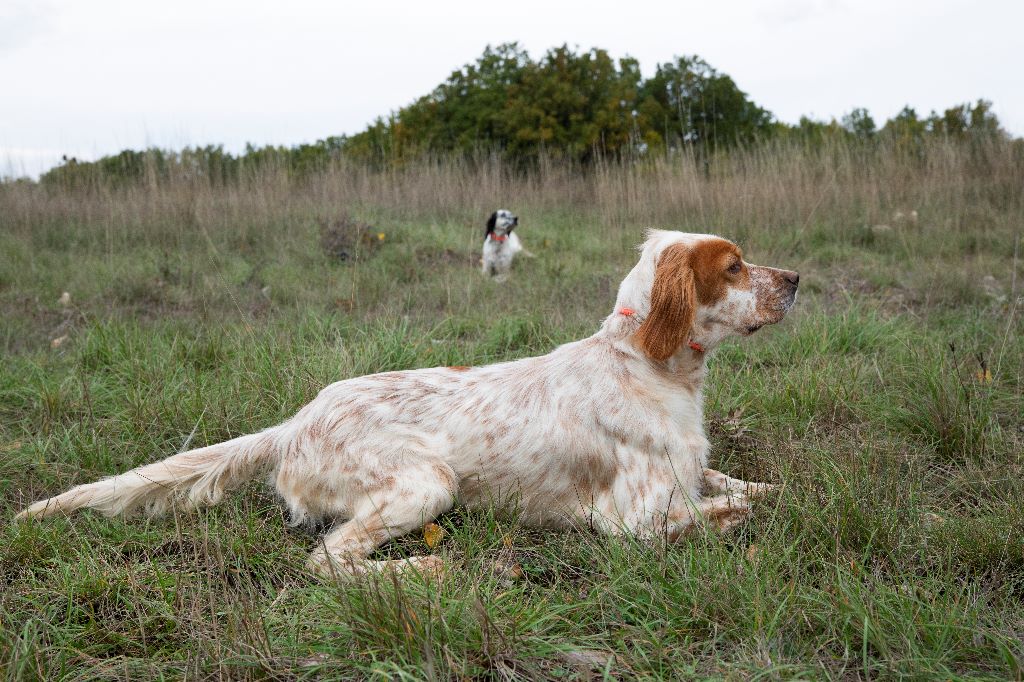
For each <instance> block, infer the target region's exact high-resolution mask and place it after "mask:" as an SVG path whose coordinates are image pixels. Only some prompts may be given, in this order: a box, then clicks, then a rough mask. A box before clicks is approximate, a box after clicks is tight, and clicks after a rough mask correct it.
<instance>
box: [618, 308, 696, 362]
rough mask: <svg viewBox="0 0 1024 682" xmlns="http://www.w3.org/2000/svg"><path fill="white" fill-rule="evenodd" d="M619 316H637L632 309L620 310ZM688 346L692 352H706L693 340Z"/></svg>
mask: <svg viewBox="0 0 1024 682" xmlns="http://www.w3.org/2000/svg"><path fill="white" fill-rule="evenodd" d="M619 314H620V315H625V316H626V317H632V316H633V315H636V311H635V310H633V309H632V308H619ZM686 345H688V346H689V347H690V349H691V350H694V351H696V352H698V353H703V352H704V346H702V345H700V344H699V343H697V342H696V341H694V340H693V339H690V340H689V341H688V342H687V343H686Z"/></svg>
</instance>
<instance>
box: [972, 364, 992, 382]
mask: <svg viewBox="0 0 1024 682" xmlns="http://www.w3.org/2000/svg"><path fill="white" fill-rule="evenodd" d="M974 376H975V378H977V380H978V383H981V384H991V383H992V370H990V369H989V368H988V367H986V368H985V369H979V370H978V371H977V372H975V373H974Z"/></svg>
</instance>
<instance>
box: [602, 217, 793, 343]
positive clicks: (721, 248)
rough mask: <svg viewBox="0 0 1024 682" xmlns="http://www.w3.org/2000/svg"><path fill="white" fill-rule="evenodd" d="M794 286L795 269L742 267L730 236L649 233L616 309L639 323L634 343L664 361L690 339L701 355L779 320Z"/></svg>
mask: <svg viewBox="0 0 1024 682" xmlns="http://www.w3.org/2000/svg"><path fill="white" fill-rule="evenodd" d="M799 282H800V275H798V274H797V273H796V272H793V271H790V270H779V269H776V268H769V267H764V266H761V265H752V264H750V263H747V262H746V261H744V260H743V252H742V251H740V248H739V247H738V246H736V245H735V244H733V243H732V242H730V241H729V240H727V239H722V238H721V237H715V236H713V235H706V234H684V233H681V232H665V231H661V230H652V231H651V232H650V234H649V236H648V239H647V241H646V242H645V243H644V246H643V250H642V253H641V256H640V262H639V263H637V265H636V267H634V268H633V271H632V272H630V273H629V275H627V276H626V279H625V280H623V282H622V286H621V287H620V289H619V300H618V303H617V305H618V306H619V310H620V311H621V310H622V309H626V310H628V311H629V313H628V314H629V315H630V316H632V315H634V314H636V315H637V316H638V317H639V318H640V319H641V320H642V321H641V324H640V327H639V328H638V329H637V330H636V336H635V341H636V344H637V345H638V346H639V347H640V348H641V349H643V351H644V352H645V353H646V354H647V355H649V356H650V357H652V358H654V359H657V360H666V359H668V358H669V357H671V356H672V355H674V354H675V353H676V352H677V351H678V350H679V349H680V348H682V347H683V346H684V345H685V344H686V343H687V341H691V342H692V343H691V345H690V347H691V348H693V349H694V350H700V351H702V350H703V348H704V347H709V348H710V347H712V346H714V345H715V344H717V343H718V342H720V341H721V340H723V339H724V338H726V337H728V336H732V335H735V334H739V335H742V336H748V335H750V334H753V333H754V332H756V331H757V330H758V329H760V328H761V327H763V326H765V325H767V324H774V323H776V322H778V321H780V320H781V319H782V318H783V316H785V314H786V313H787V312H788V311H789V309H790V308H791V307H792V305H793V302H794V301H795V300H796V291H797V286H798V284H799Z"/></svg>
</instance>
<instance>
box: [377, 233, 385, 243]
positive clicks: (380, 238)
mask: <svg viewBox="0 0 1024 682" xmlns="http://www.w3.org/2000/svg"><path fill="white" fill-rule="evenodd" d="M377 241H384V233H383V232H378V233H377Z"/></svg>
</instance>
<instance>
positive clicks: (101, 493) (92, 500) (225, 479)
mask: <svg viewBox="0 0 1024 682" xmlns="http://www.w3.org/2000/svg"><path fill="white" fill-rule="evenodd" d="M275 432H276V429H275V428H272V429H267V430H266V431H261V432H260V433H254V434H251V435H248V436H241V437H240V438H235V439H233V440H229V441H225V442H223V443H218V444H217V445H211V446H209V447H205V448H198V449H196V450H189V451H188V452H183V453H181V454H179V455H173V456H171V457H168V458H167V459H164V460H161V461H159V462H155V463H154V464H147V465H145V466H141V467H138V468H137V469H132V470H131V471H128V472H125V473H123V474H121V475H120V476H111V477H110V478H104V479H102V480H99V481H96V482H95V483H86V484H84V485H79V486H75V487H74V488H72V489H71V490H69V491H67V492H66V493H63V494H61V495H57V496H56V497H51V498H49V499H47V500H40V501H39V502H36V503H35V504H33V505H31V506H29V507H28V508H27V509H25V510H23V511H22V512H21V513H19V514H18V515H17V516H15V517H14V518H15V520H16V521H18V520H24V519H30V518H42V517H46V516H54V515H57V514H70V513H71V512H73V511H74V510H76V509H82V508H83V507H85V508H91V509H96V510H98V511H100V512H102V513H103V514H106V515H107V516H115V515H117V514H128V513H130V512H133V511H136V510H138V509H140V508H142V509H144V510H145V512H146V513H147V514H154V515H155V514H160V513H162V512H164V511H166V510H167V508H168V506H169V505H170V503H171V501H172V500H173V499H175V498H180V499H182V500H184V501H186V502H187V503H188V504H191V505H193V506H196V507H199V506H204V505H213V504H216V503H217V502H220V500H221V498H222V497H223V496H224V493H225V492H226V491H228V490H231V489H232V488H235V487H238V486H239V485H241V484H242V483H245V482H246V481H249V480H251V479H253V478H255V477H256V476H257V475H259V474H260V473H261V472H262V471H265V470H267V469H269V468H270V467H271V466H273V465H274V464H275V463H276V462H277V459H278V456H277V453H278V448H277V445H276V438H275Z"/></svg>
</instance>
